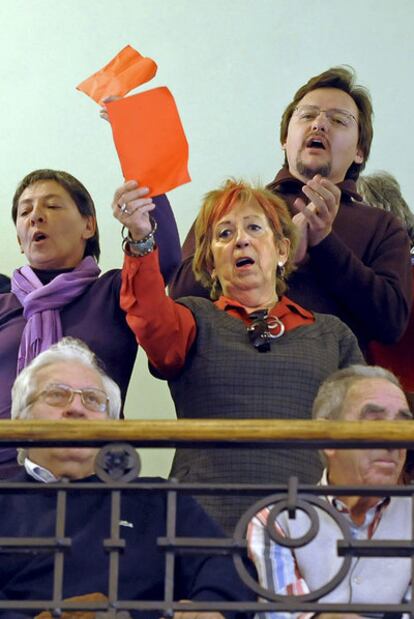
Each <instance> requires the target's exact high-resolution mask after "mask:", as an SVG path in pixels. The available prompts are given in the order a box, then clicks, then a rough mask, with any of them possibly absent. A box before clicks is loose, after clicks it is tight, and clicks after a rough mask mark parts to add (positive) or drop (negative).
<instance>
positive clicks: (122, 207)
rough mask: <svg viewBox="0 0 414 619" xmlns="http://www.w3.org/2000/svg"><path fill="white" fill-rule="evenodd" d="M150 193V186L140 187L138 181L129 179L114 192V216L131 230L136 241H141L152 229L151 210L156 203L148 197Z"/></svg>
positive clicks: (130, 232) (131, 234)
mask: <svg viewBox="0 0 414 619" xmlns="http://www.w3.org/2000/svg"><path fill="white" fill-rule="evenodd" d="M148 193H149V189H148V187H139V186H138V183H137V181H127V182H126V183H124V184H123V185H121V187H119V188H118V189H117V190H116V191H115V194H114V199H113V201H112V213H113V216H114V217H115V219H118V221H120V222H121V224H122V225H123V226H125V228H127V229H128V230H129V234H130V236H131V238H132V239H133V240H134V241H140V240H141V239H143V238H144V237H145V236H147V235H148V234H149V233H150V232H151V230H152V225H151V221H150V212H151V211H152V210H153V209H154V208H155V204H154V202H153V201H152V198H150V197H146V196H147V194H148Z"/></svg>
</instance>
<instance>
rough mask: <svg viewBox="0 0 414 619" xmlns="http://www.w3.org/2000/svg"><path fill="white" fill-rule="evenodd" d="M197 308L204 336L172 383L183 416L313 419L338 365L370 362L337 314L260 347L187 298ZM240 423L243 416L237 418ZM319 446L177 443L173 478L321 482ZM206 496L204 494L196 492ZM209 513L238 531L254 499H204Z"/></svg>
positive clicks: (241, 328) (207, 305)
mask: <svg viewBox="0 0 414 619" xmlns="http://www.w3.org/2000/svg"><path fill="white" fill-rule="evenodd" d="M180 303H182V304H183V305H186V306H187V307H188V308H189V309H190V310H191V311H192V313H193V314H194V316H195V319H196V322H197V338H196V341H195V343H194V345H193V347H192V349H191V351H190V352H189V355H188V357H187V360H186V364H185V366H184V368H183V371H182V372H181V373H180V375H179V376H178V378H176V379H174V380H171V381H170V382H169V387H170V391H171V394H172V397H173V399H174V403H175V407H176V412H177V417H178V418H185V419H191V418H203V419H229V418H231V419H309V418H310V416H311V408H312V403H313V400H314V398H315V395H316V392H317V390H318V387H319V385H320V383H321V382H322V381H323V380H324V379H325V378H326V377H327V376H329V374H331V373H332V372H333V371H335V370H337V369H339V368H342V367H346V366H347V365H350V364H351V363H363V358H362V355H361V352H360V350H359V348H358V344H357V341H356V338H355V336H354V335H353V333H352V332H351V331H350V329H349V328H348V327H347V326H346V325H345V324H343V323H342V322H341V321H340V320H339V319H338V318H336V317H334V316H328V315H322V314H317V315H316V321H315V323H314V324H312V325H306V326H302V327H298V328H296V329H294V330H292V331H288V332H287V333H285V334H284V335H283V336H282V337H281V338H279V339H277V340H274V341H273V342H272V344H271V350H270V351H269V352H264V353H260V352H258V351H257V349H255V348H254V347H253V346H252V345H251V343H250V342H249V339H248V335H247V331H246V326H245V324H244V323H243V322H242V321H241V320H239V319H237V318H233V317H232V316H229V315H228V314H227V313H226V312H224V311H222V310H219V309H217V308H216V307H215V306H214V305H213V303H211V301H207V300H206V299H202V298H197V297H186V298H184V299H180ZM235 423H237V422H235ZM320 474H321V466H320V462H319V458H318V455H317V453H316V452H312V451H310V450H296V449H290V448H289V449H268V448H262V447H259V448H257V449H246V448H245V449H233V448H229V449H178V450H177V452H176V455H175V458H174V462H173V466H172V470H171V476H172V477H176V478H178V479H179V480H181V481H186V482H190V481H197V482H237V483H239V482H246V483H265V484H266V483H271V484H273V483H274V484H278V483H285V482H287V480H288V478H289V477H290V476H291V475H296V476H297V477H299V480H300V482H303V483H316V482H317V481H318V479H319V478H320ZM197 498H198V499H199V500H200V497H197ZM200 502H201V503H202V505H203V506H204V507H205V508H206V509H207V511H208V512H209V513H210V514H211V515H212V516H213V517H214V518H215V519H216V520H217V521H218V522H219V523H220V524H221V525H222V526H223V527H224V528H225V530H227V531H231V530H232V529H233V527H234V525H235V523H236V522H237V520H238V519H239V517H240V515H241V513H242V512H243V511H244V510H245V509H247V507H248V506H249V505H250V504H251V503H252V499H251V498H250V497H237V496H228V497H223V496H222V497H218V498H215V497H212V498H211V497H204V498H202V499H201V500H200Z"/></svg>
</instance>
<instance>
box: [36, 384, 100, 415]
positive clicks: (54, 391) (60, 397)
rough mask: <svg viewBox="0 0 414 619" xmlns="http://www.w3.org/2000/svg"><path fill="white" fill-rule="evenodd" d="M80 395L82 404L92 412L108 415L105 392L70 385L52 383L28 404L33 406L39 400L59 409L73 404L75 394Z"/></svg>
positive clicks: (93, 388)
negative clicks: (74, 387) (75, 387)
mask: <svg viewBox="0 0 414 619" xmlns="http://www.w3.org/2000/svg"><path fill="white" fill-rule="evenodd" d="M76 393H78V394H79V395H80V397H81V401H82V404H83V405H84V406H85V408H87V409H88V410H90V411H93V412H94V413H107V412H108V405H109V398H108V396H107V395H106V393H105V391H102V389H96V388H95V387H84V388H83V389H73V388H72V387H69V385H63V384H55V383H51V384H50V385H46V387H45V388H44V389H43V391H41V392H40V393H38V394H37V395H36V396H34V398H33V399H32V400H31V401H30V402H29V403H28V405H30V404H33V403H34V402H36V401H37V400H42V401H43V402H46V404H49V406H56V407H57V408H60V407H62V408H63V407H64V406H67V405H68V404H71V402H73V398H74V397H75V394H76Z"/></svg>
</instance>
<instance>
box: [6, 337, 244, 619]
mask: <svg viewBox="0 0 414 619" xmlns="http://www.w3.org/2000/svg"><path fill="white" fill-rule="evenodd" d="M12 399H13V406H12V417H13V419H22V418H31V419H34V420H37V419H51V420H56V422H59V421H60V420H62V419H73V420H79V423H82V422H84V421H87V420H93V419H108V418H113V419H117V418H118V417H119V411H120V406H121V398H120V392H119V389H118V387H117V385H116V384H115V383H114V382H113V381H112V380H111V379H110V378H109V377H108V376H106V375H105V374H104V373H103V371H102V370H101V369H100V368H99V366H98V365H97V363H96V360H95V357H94V355H93V353H92V352H91V351H90V350H89V349H88V348H87V347H86V346H85V345H84V344H82V343H81V342H79V341H78V340H74V339H72V338H64V339H63V340H61V341H60V342H59V343H57V344H55V345H54V346H52V347H51V348H49V349H48V350H47V351H45V352H43V353H41V354H40V355H39V356H38V357H36V358H35V359H34V360H33V361H32V363H31V364H30V365H29V366H28V367H27V368H25V369H24V370H23V371H22V372H21V374H20V375H19V376H18V377H17V379H16V381H15V384H14V387H13V393H12ZM96 452H97V450H96V449H95V448H89V447H81V448H79V447H64V448H62V447H47V448H45V447H42V448H34V447H33V448H32V447H30V448H29V449H27V451H26V450H20V453H19V459H20V463H21V464H23V466H24V469H23V470H22V472H21V474H20V475H19V478H18V479H19V480H20V481H26V482H28V481H32V482H33V479H35V480H37V481H38V482H45V483H46V484H48V483H50V482H54V481H57V480H60V479H62V478H66V479H67V478H68V479H69V480H82V482H84V483H85V485H86V484H87V483H91V482H99V480H98V478H97V477H95V476H94V461H95V456H96ZM141 481H142V482H143V484H144V485H145V481H147V482H150V481H151V480H141ZM152 481H157V480H154V479H153V480H152ZM159 481H160V480H159ZM69 485H70V484H69ZM120 509H121V512H120V515H119V525H120V537H121V540H122V543H125V548H124V549H123V551H122V553H120V556H119V573H118V587H119V589H118V591H119V595H118V599H120V600H161V599H163V596H164V577H165V554H164V552H163V551H162V550H161V549H160V548H159V547H158V546H157V539H158V538H159V537H163V536H165V533H166V531H165V527H166V497H165V494H164V493H163V492H160V491H157V490H144V491H132V490H131V491H126V492H124V493H123V494H122V498H121V508H120ZM0 511H1V514H2V516H1V518H0V537H2V538H3V537H6V536H11V537H26V538H28V537H37V538H44V537H52V538H53V537H54V536H56V535H57V532H56V522H55V521H56V493H55V492H53V491H50V492H48V491H46V492H44V491H40V492H39V490H37V491H36V490H26V491H24V492H22V491H20V492H19V493H17V492H16V493H9V492H3V493H1V491H0ZM112 526H113V525H112ZM220 534H221V532H220V530H219V529H218V527H217V526H216V525H215V524H214V523H213V522H212V521H211V520H210V518H209V517H208V516H207V515H206V514H205V512H204V511H203V510H202V509H201V507H200V506H198V505H197V503H196V502H195V501H194V500H193V499H192V498H191V497H188V496H181V497H180V498H179V500H178V507H177V535H178V536H183V537H192V536H194V535H197V536H200V537H217V536H220ZM114 535H115V534H114V533H113V531H112V533H111V495H110V492H102V491H99V490H96V491H85V492H79V490H76V491H75V490H73V491H70V490H69V491H68V494H67V509H66V522H65V530H64V533H63V534H62V537H65V536H67V537H69V538H71V546H70V547H69V548H68V549H67V550H66V551H65V552H64V558H63V570H64V578H63V597H64V598H72V597H74V596H75V597H76V596H85V595H86V596H89V597H87V599H89V600H91V599H92V600H96V599H98V600H101V599H102V598H103V599H107V598H105V597H103V596H108V589H109V587H110V585H109V584H108V583H109V576H108V573H109V567H110V558H109V554H108V552H107V550H106V548H105V545H104V544H105V540H106V539H107V538H109V537H113V536H114ZM55 565H56V563H55V559H54V557H53V554H52V553H44V552H40V553H34V552H33V553H29V552H25V553H13V552H10V554H9V556H8V557H7V559H5V558H4V555H3V560H2V561H1V562H0V591H1V593H0V601H1V600H3V601H4V600H20V601H22V600H25V601H31V600H50V599H52V598H53V578H54V566H55ZM174 585H175V599H188V600H193V601H196V600H207V601H223V600H224V601H232V600H240V599H246V600H248V599H251V594H249V593H248V592H247V591H246V590H245V587H244V586H243V585H242V583H241V581H240V580H239V578H238V576H237V574H236V572H235V570H234V567H233V563H232V560H231V558H230V557H226V556H217V555H216V556H214V555H213V556H209V557H207V556H205V555H203V556H200V554H184V555H181V556H178V557H177V558H176V572H175V583H174ZM112 586H113V585H112ZM97 596H98V597H97ZM84 600H85V598H84ZM39 606H40V604H38V605H37V607H38V608H39ZM45 606H46V608H47V605H45ZM45 606H43V608H45ZM131 612H133V614H134V611H131ZM29 614H30V616H33V612H31V613H29ZM46 614H47V615H49V613H46ZM136 614H137V616H139V617H145V619H147V618H149V617H157V618H158V617H159V615H160V613H159V612H154V611H148V612H144V613H143V614H141V613H136ZM44 615H45V613H42V617H43V616H44ZM1 616H2V617H3V616H5V615H3V614H2V615H1ZM6 616H7V617H12V616H13V617H27V615H25V614H24V611H21V612H20V611H19V612H18V613H13V614H8V613H6ZM49 616H50V615H49ZM69 616H72V615H69ZM88 616H90V615H88ZM111 616H112V615H111ZM134 616H135V614H134ZM182 616H183V613H181V612H179V613H176V614H175V615H174V618H175V619H179V618H181V617H182ZM226 616H228V617H232V618H234V619H235V618H236V617H237V618H240V619H241V618H242V617H245V615H244V614H243V613H241V612H240V613H239V612H231V613H228V614H226ZM185 617H186V619H196V618H197V619H198V618H199V617H200V618H201V617H203V618H204V619H222V617H223V615H222V614H220V613H216V612H205V613H199V612H189V613H185Z"/></svg>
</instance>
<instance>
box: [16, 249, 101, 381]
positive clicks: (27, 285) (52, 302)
mask: <svg viewBox="0 0 414 619" xmlns="http://www.w3.org/2000/svg"><path fill="white" fill-rule="evenodd" d="M100 272H101V270H100V268H99V267H98V265H97V264H96V262H95V260H94V259H93V258H92V257H91V256H87V257H86V258H84V259H83V260H82V261H81V262H80V263H79V264H78V266H77V267H76V268H75V269H74V270H73V271H70V272H68V273H61V274H60V275H57V276H56V277H55V278H54V279H53V280H52V281H51V282H49V284H46V285H45V286H44V285H43V284H42V282H41V281H40V280H39V279H38V277H37V276H36V275H35V273H34V272H33V270H32V269H31V267H30V266H24V267H22V268H21V269H16V271H14V273H13V277H12V287H11V289H12V292H13V293H14V294H15V295H16V297H17V298H18V299H19V301H20V303H21V305H22V306H23V316H24V317H25V318H26V320H27V323H26V326H25V328H24V330H23V333H22V338H21V340H20V348H19V355H18V358H17V373H19V372H21V370H22V369H23V368H24V367H26V365H28V364H29V363H30V361H31V360H32V359H34V358H35V357H36V356H37V355H38V354H39V353H41V352H42V351H43V350H47V349H48V348H49V347H50V346H51V345H52V344H55V343H56V342H58V341H59V340H60V339H61V338H62V323H61V322H60V314H59V310H60V308H61V307H63V306H64V305H67V304H68V303H70V302H71V301H73V300H74V299H76V297H78V296H80V295H81V294H82V293H83V291H84V290H85V288H87V287H88V286H90V285H91V284H92V283H93V282H94V281H95V280H96V279H97V278H98V276H99V273H100Z"/></svg>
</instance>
